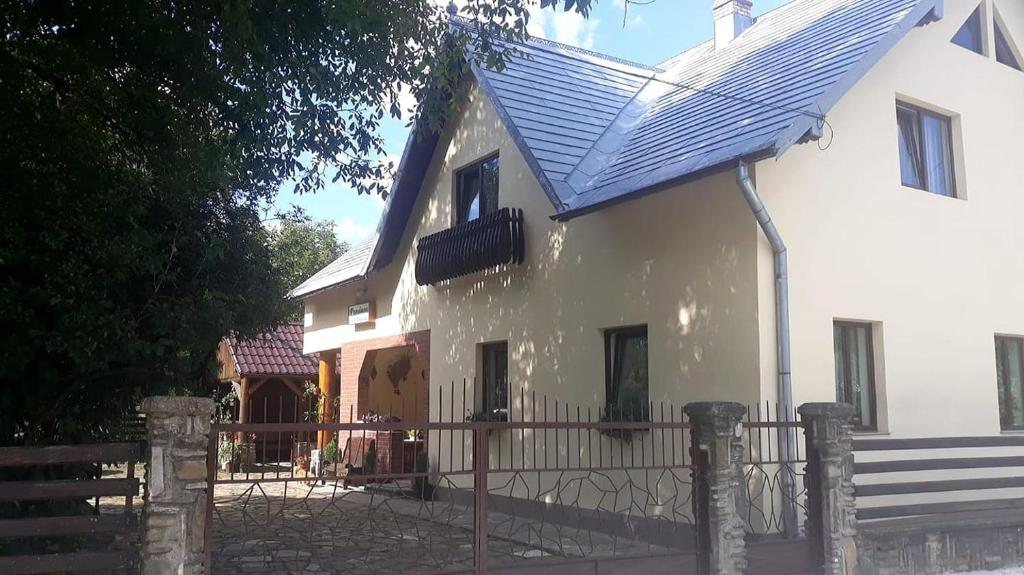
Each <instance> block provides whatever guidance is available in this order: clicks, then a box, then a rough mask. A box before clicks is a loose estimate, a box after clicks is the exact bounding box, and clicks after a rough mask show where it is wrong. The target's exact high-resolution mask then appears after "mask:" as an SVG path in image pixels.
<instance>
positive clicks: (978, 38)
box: [953, 6, 985, 55]
mask: <svg viewBox="0 0 1024 575" xmlns="http://www.w3.org/2000/svg"><path fill="white" fill-rule="evenodd" d="M953 43H954V44H956V45H957V46H961V47H964V48H967V49H968V50H970V51H971V52H976V53H978V54H982V55H984V54H985V50H984V48H983V40H982V35H981V6H978V9H977V10H975V11H974V13H973V14H971V17H970V18H968V19H967V22H965V23H964V25H963V26H961V27H960V29H959V30H957V33H956V36H953Z"/></svg>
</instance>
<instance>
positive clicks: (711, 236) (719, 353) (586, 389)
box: [306, 88, 758, 417]
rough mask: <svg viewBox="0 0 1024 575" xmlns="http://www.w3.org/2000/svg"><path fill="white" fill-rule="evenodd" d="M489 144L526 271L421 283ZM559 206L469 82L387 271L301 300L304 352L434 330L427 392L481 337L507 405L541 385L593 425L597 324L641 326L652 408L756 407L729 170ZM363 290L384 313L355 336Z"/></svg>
mask: <svg viewBox="0 0 1024 575" xmlns="http://www.w3.org/2000/svg"><path fill="white" fill-rule="evenodd" d="M495 151H497V152H498V153H499V155H500V165H501V168H500V183H499V197H500V204H501V205H502V206H510V207H517V208H522V209H523V210H524V213H525V221H526V234H527V239H526V246H527V255H526V259H525V263H524V264H523V265H522V266H518V267H513V268H509V269H506V270H501V271H498V272H494V273H484V274H476V275H473V276H470V277H468V278H463V279H460V280H456V281H453V282H451V283H449V284H446V285H440V286H433V287H431V286H427V287H420V286H417V285H416V283H415V278H414V273H413V272H414V264H415V250H411V249H410V248H411V246H413V245H414V244H415V241H416V240H417V239H418V238H419V237H421V236H423V235H427V234H430V233H434V232H437V231H440V230H442V229H445V228H447V227H450V225H451V223H452V195H453V186H452V174H453V172H454V171H455V170H458V169H459V168H461V167H462V166H465V165H467V164H470V163H472V162H473V161H475V160H477V159H480V158H482V157H485V156H487V155H489V154H492V153H494V152H495ZM553 212H554V209H553V208H552V206H551V204H550V202H549V200H548V199H547V197H546V196H545V194H544V192H543V191H542V190H541V188H540V187H539V184H538V183H537V181H536V179H535V178H534V176H533V174H532V172H531V171H530V169H529V167H528V166H527V164H526V162H525V161H524V159H523V157H522V155H521V154H520V153H519V151H518V149H517V147H516V146H515V144H514V143H513V141H512V140H511V138H510V137H509V135H508V133H507V131H506V130H505V129H504V127H503V125H502V123H501V121H500V120H499V118H498V116H497V113H496V111H495V110H494V109H493V107H492V106H491V104H490V103H489V102H488V101H487V99H486V98H485V97H484V96H483V94H482V92H480V91H479V90H477V89H475V88H474V89H473V90H472V93H471V96H470V103H469V105H468V109H467V112H466V114H465V116H464V117H463V118H462V119H461V120H460V121H458V122H457V123H456V124H455V125H454V126H453V128H452V130H451V131H450V132H449V133H448V134H447V135H446V136H445V137H444V138H442V143H441V145H439V148H438V151H437V153H436V155H435V158H434V161H433V164H432V166H431V168H430V170H429V172H428V175H427V177H426V179H425V182H424V188H423V191H422V193H421V195H420V201H419V203H418V204H417V207H416V209H415V211H414V215H413V217H412V219H411V221H410V223H409V226H408V228H407V230H406V237H405V238H404V240H403V243H402V247H401V248H400V250H399V252H398V254H397V255H396V257H395V260H394V263H393V264H392V265H391V266H390V267H389V268H388V269H387V270H384V271H383V272H382V273H380V274H379V275H377V276H375V278H374V279H373V280H371V281H370V282H369V283H368V284H367V285H365V286H351V287H347V288H343V289H340V290H332V291H329V292H326V293H324V294H322V295H319V296H314V297H313V298H311V299H310V300H308V301H307V312H308V313H311V314H312V321H313V324H312V326H310V327H307V336H306V350H307V351H319V350H320V349H330V348H336V347H338V345H343V342H344V341H346V340H348V339H349V338H353V337H375V336H376V335H380V334H382V333H385V332H392V331H394V330H398V331H406V332H408V331H417V330H422V329H430V330H431V373H430V380H431V385H432V388H436V387H437V386H438V385H441V384H447V383H449V382H452V381H456V382H459V385H458V386H457V388H459V387H461V382H462V380H463V378H469V379H470V380H472V378H473V377H474V376H475V374H476V370H477V366H476V353H477V352H476V349H477V345H478V344H479V343H482V342H489V341H500V340H508V342H509V355H510V358H509V359H510V361H509V377H510V379H511V381H512V382H513V395H514V396H515V397H516V398H518V397H519V395H518V394H519V388H520V386H521V387H522V388H523V389H524V390H525V391H526V393H527V394H530V393H531V392H533V391H536V393H537V397H538V401H539V400H540V398H541V397H542V396H543V395H545V394H546V395H547V396H548V397H549V399H551V400H552V401H553V400H554V399H556V398H557V399H559V400H560V401H561V402H563V403H564V402H566V401H568V402H570V403H572V404H574V405H575V404H580V405H582V406H583V408H584V409H586V407H587V406H591V407H593V408H595V412H594V416H595V417H596V415H597V414H596V408H597V407H598V406H603V405H604V395H605V391H604V386H605V381H604V380H605V375H604V341H603V335H602V330H603V329H606V328H614V327H621V326H629V325H636V324H647V325H648V330H649V339H650V361H649V363H650V382H651V383H650V397H651V400H652V401H654V402H656V403H658V402H661V401H665V402H672V403H675V404H676V405H682V403H684V402H687V401H693V400H698V399H735V400H739V401H745V402H755V401H756V400H757V380H758V378H757V370H758V365H757V356H758V353H757V345H758V336H757V294H756V281H755V273H756V267H755V265H756V263H755V258H754V255H755V250H754V245H755V243H754V242H755V241H756V224H755V222H754V219H753V217H752V216H750V214H749V211H748V210H746V208H745V207H744V204H743V199H742V196H741V195H740V193H739V190H738V188H737V187H736V186H735V183H734V181H733V179H732V177H731V176H730V175H728V174H725V175H723V176H720V177H716V178H712V179H709V180H705V181H702V182H700V183H698V184H694V185H690V186H685V187H680V188H678V189H674V190H671V191H668V192H665V193H660V194H655V195H652V196H650V197H647V198H643V199H641V200H638V201H633V202H629V203H628V204H624V205H622V206H618V207H613V208H610V209H607V210H604V211H601V212H598V213H595V214H592V215H588V216H586V217H583V218H580V219H577V220H573V221H571V222H569V223H568V224H561V223H556V222H553V221H552V220H551V219H550V216H551V214H552V213H553ZM396 274H397V278H396ZM389 284H392V285H394V284H397V288H396V289H394V290H391V289H390V288H389ZM360 287H365V289H366V292H367V294H369V295H370V296H371V297H376V298H377V301H378V315H379V316H381V317H380V319H379V320H378V322H377V324H378V325H377V329H375V330H370V331H366V332H363V333H358V332H355V331H354V330H353V329H352V328H351V327H350V326H342V325H340V324H341V323H343V322H344V321H345V319H344V315H345V306H347V305H348V303H351V302H352V301H354V298H355V297H356V291H357V290H358V289H360ZM399 310H400V312H399ZM518 403H519V402H518V400H517V401H516V402H515V405H514V409H515V410H516V411H517V412H518V410H519V409H520V407H519V405H518ZM527 403H530V402H529V401H528V402H527ZM470 404H472V398H470ZM527 411H529V408H527ZM432 413H436V408H435V409H432Z"/></svg>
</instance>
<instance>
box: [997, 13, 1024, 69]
mask: <svg viewBox="0 0 1024 575" xmlns="http://www.w3.org/2000/svg"><path fill="white" fill-rule="evenodd" d="M996 61H997V62H999V63H1000V64H1006V65H1007V66H1009V67H1011V68H1013V69H1015V70H1020V69H1021V64H1020V60H1018V59H1017V55H1016V54H1014V52H1013V45H1012V44H1011V43H1010V39H1009V37H1008V36H1007V34H1006V31H1004V30H1003V26H1002V25H1001V24H1000V23H999V19H996Z"/></svg>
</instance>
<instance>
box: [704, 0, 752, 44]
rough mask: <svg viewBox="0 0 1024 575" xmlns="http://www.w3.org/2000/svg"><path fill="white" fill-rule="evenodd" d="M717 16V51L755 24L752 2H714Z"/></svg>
mask: <svg viewBox="0 0 1024 575" xmlns="http://www.w3.org/2000/svg"><path fill="white" fill-rule="evenodd" d="M712 1H713V2H714V4H713V7H714V12H713V13H714V16H715V49H716V50H719V49H721V48H724V47H726V46H728V45H729V43H730V42H732V41H733V40H735V39H736V37H737V36H739V35H740V34H741V33H742V32H743V31H744V30H746V29H747V28H749V27H750V25H751V24H753V23H754V19H753V18H751V17H750V9H751V8H752V7H753V3H752V2H751V0H712Z"/></svg>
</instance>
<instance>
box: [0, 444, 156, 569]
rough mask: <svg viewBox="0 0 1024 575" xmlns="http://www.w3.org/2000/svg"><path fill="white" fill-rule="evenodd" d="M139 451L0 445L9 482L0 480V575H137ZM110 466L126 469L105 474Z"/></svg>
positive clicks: (120, 446)
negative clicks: (94, 574)
mask: <svg viewBox="0 0 1024 575" xmlns="http://www.w3.org/2000/svg"><path fill="white" fill-rule="evenodd" d="M144 452H145V448H144V443H141V442H133V443H107V444H93V445H67V446H53V447H0V468H5V469H4V470H3V471H4V473H5V475H6V476H8V477H12V478H13V480H10V481H0V549H3V553H4V554H2V555H0V573H11V574H19V573H54V572H74V571H102V572H105V573H110V572H116V571H125V572H130V571H137V566H138V545H139V528H138V524H139V522H138V519H137V517H136V514H135V507H134V504H133V503H134V502H133V500H134V498H135V497H137V496H138V495H139V480H138V478H137V477H135V464H136V463H137V462H139V461H141V460H142V457H143V454H144ZM109 463H125V464H126V466H125V467H124V468H123V473H121V472H120V470H118V471H117V472H114V470H113V469H112V468H108V469H107V470H106V471H107V475H108V476H107V477H104V464H109ZM75 475H77V476H78V477H77V478H75V479H67V477H73V476H75ZM52 477H62V478H61V479H50V478H52ZM43 550H45V551H46V552H42V551H43ZM52 550H56V551H55V552H52ZM11 551H13V553H14V554H11Z"/></svg>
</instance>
